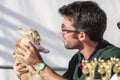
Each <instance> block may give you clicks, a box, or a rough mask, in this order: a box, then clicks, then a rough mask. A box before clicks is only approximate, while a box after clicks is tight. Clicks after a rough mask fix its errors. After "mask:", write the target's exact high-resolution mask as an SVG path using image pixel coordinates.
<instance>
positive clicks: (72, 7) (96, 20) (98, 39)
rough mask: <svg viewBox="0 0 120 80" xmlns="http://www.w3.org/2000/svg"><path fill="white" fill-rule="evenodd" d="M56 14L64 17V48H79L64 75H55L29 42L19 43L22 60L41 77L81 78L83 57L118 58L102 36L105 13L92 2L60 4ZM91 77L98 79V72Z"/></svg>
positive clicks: (46, 79)
mask: <svg viewBox="0 0 120 80" xmlns="http://www.w3.org/2000/svg"><path fill="white" fill-rule="evenodd" d="M59 13H60V14H61V15H62V16H63V21H62V25H61V30H60V34H62V37H63V43H64V46H65V48H67V49H78V50H79V51H78V52H76V54H75V55H74V56H73V57H72V59H71V60H70V62H69V67H68V69H67V71H66V72H65V73H64V75H63V76H60V75H58V74H56V73H55V72H54V71H53V70H52V69H51V68H50V67H49V66H48V65H46V64H45V62H44V61H43V59H42V58H41V56H40V55H39V53H38V51H37V50H36V48H35V47H34V46H33V45H32V44H31V43H30V42H28V45H27V46H25V45H23V46H22V47H23V50H22V51H21V53H23V54H24V55H23V56H22V58H23V60H25V61H26V62H27V63H28V64H30V65H31V66H32V67H34V68H35V69H36V70H37V71H38V73H39V75H40V76H41V77H42V79H43V80H66V79H68V80H84V75H83V74H82V68H80V67H79V64H80V63H81V60H82V59H86V60H89V61H91V60H93V59H94V58H97V59H99V58H101V59H105V60H108V59H110V58H111V57H118V58H120V49H119V48H117V47H115V46H114V45H112V44H110V43H109V42H107V41H106V40H104V39H103V34H104V31H105V30H106V23H107V18H106V14H105V12H104V11H103V10H102V9H101V8H100V7H99V6H98V5H97V4H96V3H95V2H93V1H76V2H73V3H71V4H68V5H64V6H63V7H61V8H60V9H59ZM14 53H17V52H16V51H15V52H14ZM17 58H19V57H17ZM19 64H21V63H20V62H15V65H16V66H15V69H17V70H16V72H17V73H18V74H17V75H18V76H20V74H22V72H20V71H19V69H20V67H19ZM41 67H42V68H41ZM23 72H24V71H23ZM94 79H100V75H99V73H98V72H97V71H95V77H94Z"/></svg>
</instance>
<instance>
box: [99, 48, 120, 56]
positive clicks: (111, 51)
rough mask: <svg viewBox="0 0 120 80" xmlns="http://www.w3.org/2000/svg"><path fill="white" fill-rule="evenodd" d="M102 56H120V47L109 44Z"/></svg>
mask: <svg viewBox="0 0 120 80" xmlns="http://www.w3.org/2000/svg"><path fill="white" fill-rule="evenodd" d="M101 56H102V57H106V58H109V57H118V58H120V48H119V47H116V46H107V47H106V48H104V49H103V51H102V54H101Z"/></svg>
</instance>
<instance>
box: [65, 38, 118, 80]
mask: <svg viewBox="0 0 120 80" xmlns="http://www.w3.org/2000/svg"><path fill="white" fill-rule="evenodd" d="M82 57H83V56H82V54H81V53H80V52H79V51H78V52H77V53H76V54H75V55H74V56H73V57H72V59H71V60H70V62H69V67H68V69H67V71H66V72H65V73H64V75H63V77H65V78H67V79H68V80H84V75H83V74H82V70H80V69H79V67H78V64H79V63H80V62H81V60H82ZM111 57H117V58H120V48H118V47H116V46H114V45H112V44H110V43H109V42H107V41H105V40H103V41H101V42H100V43H99V44H98V46H97V47H96V50H95V51H94V52H93V54H92V55H91V56H90V58H89V61H91V60H93V59H94V58H97V59H99V58H101V59H104V60H108V59H110V58H111ZM112 75H113V74H112ZM95 79H100V74H99V73H98V72H97V70H96V71H95Z"/></svg>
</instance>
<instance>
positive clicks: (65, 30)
mask: <svg viewBox="0 0 120 80" xmlns="http://www.w3.org/2000/svg"><path fill="white" fill-rule="evenodd" d="M62 32H67V33H70V32H74V33H80V31H77V30H67V29H62Z"/></svg>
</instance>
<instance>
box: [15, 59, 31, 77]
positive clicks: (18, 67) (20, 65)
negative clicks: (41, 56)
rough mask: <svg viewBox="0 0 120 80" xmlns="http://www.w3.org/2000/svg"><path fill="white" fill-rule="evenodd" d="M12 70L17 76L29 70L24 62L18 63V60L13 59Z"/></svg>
mask: <svg viewBox="0 0 120 80" xmlns="http://www.w3.org/2000/svg"><path fill="white" fill-rule="evenodd" d="M13 68H14V71H15V72H16V74H17V76H19V77H20V76H21V75H22V74H24V73H27V72H28V71H29V70H28V69H27V67H26V64H24V63H20V62H19V61H15V64H14V66H13Z"/></svg>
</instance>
